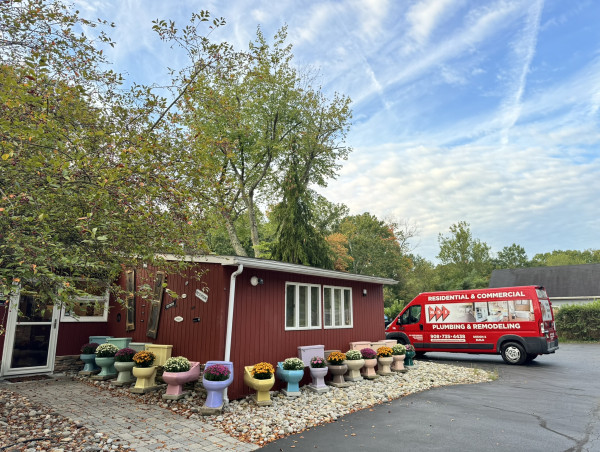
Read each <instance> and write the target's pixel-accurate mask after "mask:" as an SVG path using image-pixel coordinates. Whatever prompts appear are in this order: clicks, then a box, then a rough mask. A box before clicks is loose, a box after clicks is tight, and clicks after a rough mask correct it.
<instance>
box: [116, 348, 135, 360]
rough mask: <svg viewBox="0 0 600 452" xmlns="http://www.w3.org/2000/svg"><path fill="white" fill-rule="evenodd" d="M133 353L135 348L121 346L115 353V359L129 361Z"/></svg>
mask: <svg viewBox="0 0 600 452" xmlns="http://www.w3.org/2000/svg"><path fill="white" fill-rule="evenodd" d="M135 353H136V352H135V350H134V349H132V348H122V349H121V350H119V351H118V352H117V353H115V361H118V362H120V363H130V362H131V361H133V355H135Z"/></svg>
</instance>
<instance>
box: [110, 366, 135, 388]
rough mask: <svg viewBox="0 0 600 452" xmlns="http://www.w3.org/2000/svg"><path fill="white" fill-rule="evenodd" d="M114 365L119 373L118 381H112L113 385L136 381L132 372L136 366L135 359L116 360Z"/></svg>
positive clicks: (123, 384)
mask: <svg viewBox="0 0 600 452" xmlns="http://www.w3.org/2000/svg"><path fill="white" fill-rule="evenodd" d="M114 366H115V369H116V371H117V372H118V373H119V374H118V375H117V379H116V381H113V382H112V384H113V385H116V386H126V385H129V384H131V383H133V382H134V381H135V378H134V377H133V374H132V373H131V371H132V370H133V367H134V366H135V363H134V362H133V361H115V364H114Z"/></svg>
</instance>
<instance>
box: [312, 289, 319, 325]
mask: <svg viewBox="0 0 600 452" xmlns="http://www.w3.org/2000/svg"><path fill="white" fill-rule="evenodd" d="M319 305H320V303H319V288H318V287H311V288H310V326H319V317H320V316H319V314H320V312H319V310H320V306H319Z"/></svg>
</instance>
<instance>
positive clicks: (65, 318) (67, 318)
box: [60, 288, 110, 323]
mask: <svg viewBox="0 0 600 452" xmlns="http://www.w3.org/2000/svg"><path fill="white" fill-rule="evenodd" d="M109 299H110V292H109V289H108V288H107V289H106V292H105V293H104V295H89V296H87V297H75V298H74V299H73V302H74V303H86V304H87V303H99V304H104V312H103V313H102V315H80V316H74V315H71V313H70V312H69V311H67V308H66V306H65V305H63V306H62V309H61V311H60V321H61V322H63V323H69V322H108V301H109Z"/></svg>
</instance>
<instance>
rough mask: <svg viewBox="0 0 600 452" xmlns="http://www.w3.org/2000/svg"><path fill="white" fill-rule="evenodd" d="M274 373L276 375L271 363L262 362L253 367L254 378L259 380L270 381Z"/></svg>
mask: <svg viewBox="0 0 600 452" xmlns="http://www.w3.org/2000/svg"><path fill="white" fill-rule="evenodd" d="M273 373H275V369H273V366H272V365H271V364H269V363H265V362H262V363H258V364H255V365H254V366H252V372H251V374H252V377H253V378H256V379H257V380H268V379H269V378H271V377H272V376H273Z"/></svg>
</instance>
